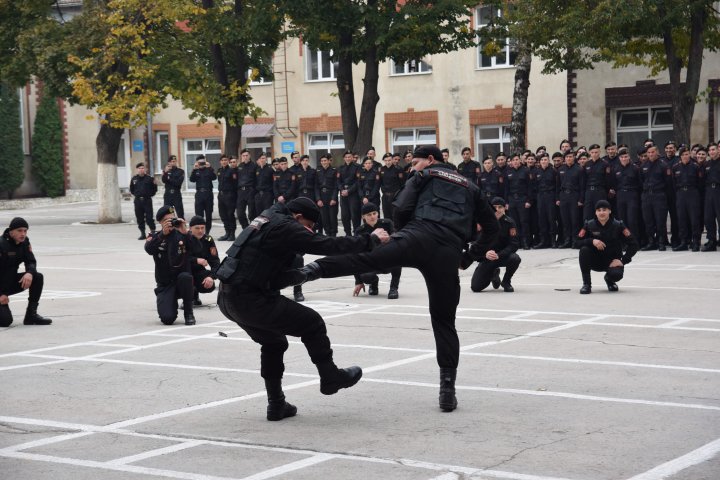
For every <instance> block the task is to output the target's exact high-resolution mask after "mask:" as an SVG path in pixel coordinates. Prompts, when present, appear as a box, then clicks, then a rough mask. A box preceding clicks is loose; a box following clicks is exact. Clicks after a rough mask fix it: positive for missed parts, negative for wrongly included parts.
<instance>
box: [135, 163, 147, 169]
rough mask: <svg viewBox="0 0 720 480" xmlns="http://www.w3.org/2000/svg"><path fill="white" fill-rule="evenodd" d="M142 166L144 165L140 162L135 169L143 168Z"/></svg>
mask: <svg viewBox="0 0 720 480" xmlns="http://www.w3.org/2000/svg"><path fill="white" fill-rule="evenodd" d="M144 166H145V164H144V163H143V162H140V163H138V164H137V165H135V168H140V167H144Z"/></svg>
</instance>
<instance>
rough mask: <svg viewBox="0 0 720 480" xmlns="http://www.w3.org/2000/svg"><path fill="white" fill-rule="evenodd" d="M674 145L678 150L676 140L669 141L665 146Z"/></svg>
mask: <svg viewBox="0 0 720 480" xmlns="http://www.w3.org/2000/svg"><path fill="white" fill-rule="evenodd" d="M668 145H672V146H673V147H675V148H677V142H676V141H675V140H668V141H667V142H665V146H666V147H667V146H668Z"/></svg>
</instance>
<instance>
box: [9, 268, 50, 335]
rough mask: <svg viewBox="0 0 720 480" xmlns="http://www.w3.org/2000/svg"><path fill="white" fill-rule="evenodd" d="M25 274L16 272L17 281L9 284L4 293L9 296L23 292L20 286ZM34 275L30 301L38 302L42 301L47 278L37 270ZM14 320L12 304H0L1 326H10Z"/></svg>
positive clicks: (30, 289)
mask: <svg viewBox="0 0 720 480" xmlns="http://www.w3.org/2000/svg"><path fill="white" fill-rule="evenodd" d="M23 275H25V272H22V273H16V274H15V281H14V282H13V283H12V284H11V285H9V286H8V288H7V289H6V290H5V292H4V293H3V295H7V296H8V297H9V296H10V295H15V294H16V293H20V292H22V291H23V289H22V287H20V279H21V278H22V277H23ZM32 276H33V279H32V283H31V284H30V288H29V290H28V294H29V296H28V303H29V304H37V303H38V302H39V301H40V296H41V295H42V291H43V285H44V284H45V278H44V277H43V275H42V273H40V272H35V273H33V274H32ZM12 322H13V316H12V312H11V311H10V306H9V305H0V327H9V326H10V325H11V324H12Z"/></svg>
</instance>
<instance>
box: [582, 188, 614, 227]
mask: <svg viewBox="0 0 720 480" xmlns="http://www.w3.org/2000/svg"><path fill="white" fill-rule="evenodd" d="M607 199H608V198H607V190H605V187H600V186H594V185H590V186H588V187H585V202H584V203H583V220H592V219H593V218H595V204H596V203H597V202H598V201H600V200H607Z"/></svg>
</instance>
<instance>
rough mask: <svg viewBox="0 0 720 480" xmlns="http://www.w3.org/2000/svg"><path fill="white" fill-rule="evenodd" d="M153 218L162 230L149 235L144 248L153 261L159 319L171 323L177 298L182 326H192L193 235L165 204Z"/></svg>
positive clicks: (173, 321)
mask: <svg viewBox="0 0 720 480" xmlns="http://www.w3.org/2000/svg"><path fill="white" fill-rule="evenodd" d="M155 218H156V219H157V221H158V222H160V225H161V226H162V230H161V231H159V232H155V233H153V234H152V235H150V236H149V237H148V239H147V241H146V242H145V251H146V252H147V253H148V255H152V256H153V260H154V261H155V283H157V287H156V288H155V297H156V300H157V311H158V315H159V316H160V321H161V322H162V323H164V324H165V325H172V324H173V323H175V319H176V318H177V315H178V303H177V300H178V298H182V300H183V310H184V314H185V325H195V316H194V315H193V277H192V265H191V249H192V244H193V237H192V235H190V234H189V233H188V230H187V223H185V220H183V219H182V218H177V217H176V216H175V209H173V207H171V206H169V205H165V206H163V207H160V209H159V210H158V211H157V215H155Z"/></svg>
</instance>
